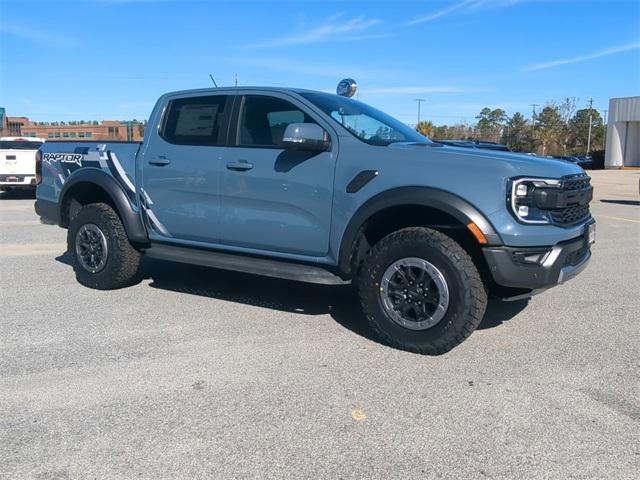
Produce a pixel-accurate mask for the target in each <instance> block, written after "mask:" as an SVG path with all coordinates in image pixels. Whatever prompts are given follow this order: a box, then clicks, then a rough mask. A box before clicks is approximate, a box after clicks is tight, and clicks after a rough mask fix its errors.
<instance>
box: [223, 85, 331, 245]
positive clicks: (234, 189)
mask: <svg viewBox="0 0 640 480" xmlns="http://www.w3.org/2000/svg"><path fill="white" fill-rule="evenodd" d="M236 118H237V119H238V122H237V128H235V138H232V139H231V146H230V147H229V149H228V150H227V153H226V154H225V158H224V160H223V166H222V184H221V217H220V218H221V224H220V242H221V243H223V244H225V245H231V246H239V247H247V248H251V249H257V250H264V251H270V252H282V253H291V254H300V255H309V256H324V255H326V254H327V252H328V249H329V230H330V223H331V204H332V198H333V176H334V170H335V162H336V154H335V152H336V151H337V147H336V145H335V141H334V142H333V146H332V149H331V151H327V152H320V153H318V152H302V151H292V150H285V149H284V148H283V147H282V135H283V133H284V130H285V128H286V127H287V125H289V124H290V123H304V122H311V123H320V124H321V122H318V121H317V120H316V119H314V116H313V113H310V112H308V111H307V109H306V107H305V106H304V105H302V104H300V103H298V102H297V100H295V99H294V98H292V97H289V96H287V95H284V94H282V95H281V94H275V93H274V94H272V95H247V96H245V97H243V98H242V101H241V102H240V103H239V112H237V115H236ZM321 126H322V125H321ZM323 128H326V126H325V127H323Z"/></svg>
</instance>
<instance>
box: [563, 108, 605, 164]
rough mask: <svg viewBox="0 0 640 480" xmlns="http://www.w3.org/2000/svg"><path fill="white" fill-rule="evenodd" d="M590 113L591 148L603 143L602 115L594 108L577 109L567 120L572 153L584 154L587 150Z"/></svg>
mask: <svg viewBox="0 0 640 480" xmlns="http://www.w3.org/2000/svg"><path fill="white" fill-rule="evenodd" d="M590 114H591V149H592V150H593V149H594V147H595V148H600V147H602V146H603V145H604V135H605V130H604V128H603V122H602V117H601V116H600V113H599V112H598V111H597V110H595V109H588V108H583V109H581V110H578V111H577V112H576V113H575V115H574V116H573V117H572V118H571V120H569V131H570V143H569V145H570V148H571V150H572V152H573V153H576V154H584V153H586V151H587V143H588V138H589V115H590Z"/></svg>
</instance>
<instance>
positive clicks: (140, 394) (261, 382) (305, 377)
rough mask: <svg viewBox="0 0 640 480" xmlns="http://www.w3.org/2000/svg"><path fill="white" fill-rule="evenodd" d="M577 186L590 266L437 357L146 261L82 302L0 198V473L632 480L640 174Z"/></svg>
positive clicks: (347, 322) (68, 273)
mask: <svg viewBox="0 0 640 480" xmlns="http://www.w3.org/2000/svg"><path fill="white" fill-rule="evenodd" d="M591 173H592V176H593V183H594V185H595V187H596V190H595V195H596V198H595V200H594V202H593V204H592V212H593V213H594V215H595V217H596V219H597V220H598V229H597V243H596V245H595V246H594V257H593V260H592V263H591V265H590V266H589V267H588V269H587V270H586V271H585V272H584V273H583V274H582V275H580V276H579V277H577V278H576V279H574V280H572V281H571V282H569V283H567V284H565V285H562V286H559V287H557V288H555V289H553V290H550V291H548V292H546V293H544V294H543V295H541V296H538V297H535V298H533V299H532V300H531V301H529V302H517V303H511V304H501V303H499V302H492V303H491V305H490V308H489V310H488V312H487V315H486V316H485V319H484V321H483V323H482V325H481V327H480V329H479V330H478V331H476V332H475V333H474V334H473V335H472V336H471V337H470V338H469V339H468V340H467V341H466V342H464V343H463V344H462V345H461V346H459V347H458V348H456V349H454V350H453V351H452V352H450V353H448V354H446V355H443V356H440V357H424V356H419V355H416V354H411V353H406V352H402V351H398V350H394V349H391V348H388V347H385V346H383V345H380V344H379V343H377V342H376V341H375V339H373V338H371V336H370V334H369V332H368V330H367V328H366V327H365V326H364V324H363V321H362V320H361V318H360V314H359V309H358V305H357V303H356V300H355V297H353V296H352V294H351V291H350V289H349V287H325V286H316V285H307V284H297V283H293V282H288V281H279V280H273V279H265V278H261V277H254V276H249V275H244V274H237V273H230V272H224V271H218V270H208V269H205V268H198V267H191V266H182V265H173V264H169V263H163V262H155V263H151V262H147V263H146V265H145V272H146V275H145V276H146V279H145V280H143V281H142V282H141V283H139V284H138V285H136V286H134V287H131V288H128V289H124V290H118V291H110V292H103V291H94V290H89V289H86V288H84V287H82V286H80V285H79V284H78V283H76V281H75V278H74V275H73V271H72V269H71V267H70V266H69V264H68V259H67V257H66V256H65V254H64V251H65V233H66V232H65V231H64V230H62V229H60V228H57V227H52V226H45V225H41V224H39V222H38V219H37V217H36V215H35V213H34V211H33V199H32V197H30V196H29V195H25V194H14V193H9V194H2V195H1V198H0V272H1V273H0V275H1V293H0V295H1V307H2V309H1V313H0V330H1V331H0V333H1V338H2V341H1V342H0V409H1V413H2V414H1V416H0V477H1V478H7V479H56V480H57V479H93V478H96V479H128V478H145V479H164V478H180V479H186V478H208V479H226V478H328V479H338V478H376V479H378V478H379V479H387V478H401V479H409V478H421V479H424V478H456V479H460V478H528V479H531V478H554V479H555V478H557V479H566V478H598V479H599V478H617V479H624V478H638V477H637V472H638V470H639V469H640V400H639V398H640V342H639V340H640V314H639V313H638V312H639V311H640V294H639V292H640V203H639V200H640V198H639V196H638V179H639V178H640V171H638V170H635V171H629V170H627V171H597V172H591ZM634 472H635V473H634Z"/></svg>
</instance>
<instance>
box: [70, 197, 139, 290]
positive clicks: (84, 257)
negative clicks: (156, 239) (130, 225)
mask: <svg viewBox="0 0 640 480" xmlns="http://www.w3.org/2000/svg"><path fill="white" fill-rule="evenodd" d="M67 251H68V253H69V255H71V257H72V259H73V269H74V271H75V273H76V279H77V280H78V282H80V283H81V284H82V285H84V286H86V287H89V288H96V289H99V290H111V289H115V288H122V287H126V286H129V285H131V284H132V283H133V282H134V281H135V279H136V277H137V273H138V268H139V265H140V257H141V254H140V252H138V251H137V250H136V249H135V248H133V246H132V245H131V243H129V238H128V237H127V232H126V230H125V229H124V226H123V225H122V221H121V220H120V217H119V216H118V214H117V213H116V212H115V211H114V210H113V208H111V207H110V206H109V205H107V204H105V203H92V204H89V205H85V206H84V207H82V208H81V209H80V211H79V212H78V213H77V214H76V215H75V216H74V217H73V218H72V219H71V221H70V222H69V230H68V232H67Z"/></svg>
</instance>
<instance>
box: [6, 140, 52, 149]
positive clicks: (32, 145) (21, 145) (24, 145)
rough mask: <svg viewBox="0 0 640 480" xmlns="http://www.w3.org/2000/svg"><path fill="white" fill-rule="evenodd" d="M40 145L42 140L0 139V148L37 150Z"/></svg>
mask: <svg viewBox="0 0 640 480" xmlns="http://www.w3.org/2000/svg"><path fill="white" fill-rule="evenodd" d="M41 146H42V142H21V141H17V140H2V141H0V150H38V149H39V148H40V147H41Z"/></svg>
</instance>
